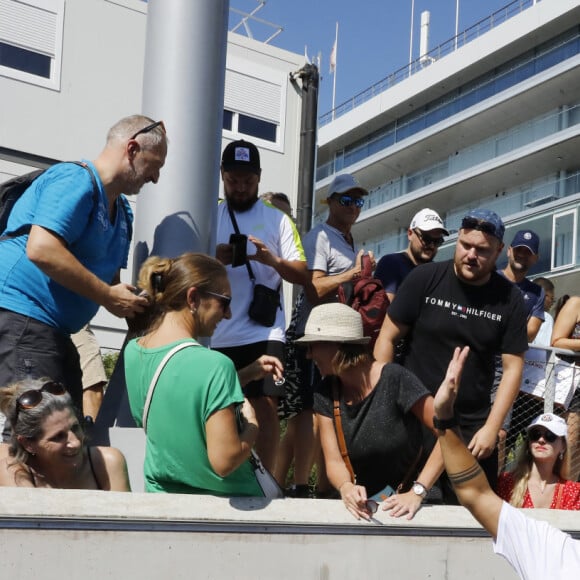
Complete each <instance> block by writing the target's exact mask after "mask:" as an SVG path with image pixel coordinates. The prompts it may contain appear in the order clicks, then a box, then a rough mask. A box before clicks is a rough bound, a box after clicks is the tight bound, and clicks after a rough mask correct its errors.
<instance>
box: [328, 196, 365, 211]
mask: <svg viewBox="0 0 580 580" xmlns="http://www.w3.org/2000/svg"><path fill="white" fill-rule="evenodd" d="M332 197H333V198H334V199H336V200H337V201H338V203H339V204H340V205H342V207H351V206H353V205H354V206H356V207H357V208H358V209H360V208H361V207H362V206H363V205H364V204H365V200H364V199H363V198H362V197H354V196H353V195H346V194H343V195H336V194H335V195H333V196H332Z"/></svg>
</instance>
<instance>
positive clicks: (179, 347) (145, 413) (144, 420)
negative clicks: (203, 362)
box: [142, 342, 199, 433]
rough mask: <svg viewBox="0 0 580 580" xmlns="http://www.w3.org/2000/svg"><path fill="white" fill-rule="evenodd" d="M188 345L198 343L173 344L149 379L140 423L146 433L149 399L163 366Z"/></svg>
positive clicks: (151, 396)
mask: <svg viewBox="0 0 580 580" xmlns="http://www.w3.org/2000/svg"><path fill="white" fill-rule="evenodd" d="M190 346H199V344H197V343H195V342H182V343H180V344H178V345H177V346H174V347H173V348H172V349H171V350H170V351H169V352H168V353H167V354H166V355H165V356H164V357H163V359H162V360H161V362H160V363H159V366H158V367H157V370H156V371H155V374H154V375H153V378H152V379H151V383H150V384H149V389H148V390H147V397H146V398H145V405H144V406H143V415H142V423H143V431H145V433H147V418H148V417H149V407H151V399H152V398H153V392H154V391H155V387H156V386H157V381H158V380H159V375H160V374H161V372H162V371H163V369H164V368H165V365H166V364H167V363H168V362H169V359H170V358H171V357H172V356H173V355H174V354H176V353H178V352H179V351H180V350H183V349H184V348H188V347H190Z"/></svg>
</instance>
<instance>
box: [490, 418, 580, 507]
mask: <svg viewBox="0 0 580 580" xmlns="http://www.w3.org/2000/svg"><path fill="white" fill-rule="evenodd" d="M567 435H568V428H567V426H566V422H565V421H564V419H562V418H561V417H558V416H557V415H554V414H553V413H544V414H542V415H539V416H538V417H536V418H535V419H534V420H533V421H532V423H531V424H530V425H529V426H528V428H527V441H526V442H525V444H523V445H521V447H520V450H519V454H518V458H517V460H516V465H515V467H514V469H513V471H510V472H504V473H502V474H501V475H500V476H499V481H498V495H499V496H500V497H501V498H502V499H504V500H505V501H507V502H509V503H510V504H511V505H513V506H515V507H522V508H549V509H562V510H578V509H580V483H575V482H573V481H569V480H567V477H568V441H567Z"/></svg>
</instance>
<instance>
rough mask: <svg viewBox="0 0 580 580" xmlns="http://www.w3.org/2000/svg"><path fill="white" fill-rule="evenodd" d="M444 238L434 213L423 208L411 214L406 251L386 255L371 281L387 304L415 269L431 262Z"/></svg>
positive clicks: (379, 263)
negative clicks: (381, 290) (375, 281)
mask: <svg viewBox="0 0 580 580" xmlns="http://www.w3.org/2000/svg"><path fill="white" fill-rule="evenodd" d="M448 235H449V232H448V231H447V230H446V229H445V224H444V223H443V220H442V219H441V217H440V216H439V214H438V213H437V212H436V211H433V210H432V209H429V208H425V209H422V210H421V211H420V212H418V213H416V214H415V216H414V217H413V219H412V220H411V225H410V226H409V229H408V230H407V238H408V239H409V245H408V246H407V249H406V250H405V251H403V252H396V253H394V254H387V255H386V256H383V257H382V258H381V259H380V260H379V262H378V264H377V270H376V272H375V278H378V279H379V280H380V281H381V282H382V283H383V287H384V288H385V292H386V294H387V296H388V298H389V302H392V301H393V299H394V298H395V294H396V293H397V289H398V288H399V286H400V285H401V283H402V282H403V280H404V279H405V278H406V277H407V275H408V274H409V272H411V270H413V268H415V266H419V265H420V264H427V263H429V262H432V261H433V260H434V259H435V256H436V255H437V251H438V250H439V246H441V244H442V243H443V242H444V241H445V238H444V236H448Z"/></svg>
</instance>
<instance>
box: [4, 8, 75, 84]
mask: <svg viewBox="0 0 580 580" xmlns="http://www.w3.org/2000/svg"><path fill="white" fill-rule="evenodd" d="M63 25H64V0H0V74H1V75H3V76H7V77H11V78H14V79H18V80H21V81H25V82H30V83H33V84H37V85H40V86H44V87H47V88H51V89H56V90H58V89H60V62H61V55H62V36H63Z"/></svg>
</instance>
